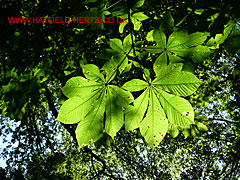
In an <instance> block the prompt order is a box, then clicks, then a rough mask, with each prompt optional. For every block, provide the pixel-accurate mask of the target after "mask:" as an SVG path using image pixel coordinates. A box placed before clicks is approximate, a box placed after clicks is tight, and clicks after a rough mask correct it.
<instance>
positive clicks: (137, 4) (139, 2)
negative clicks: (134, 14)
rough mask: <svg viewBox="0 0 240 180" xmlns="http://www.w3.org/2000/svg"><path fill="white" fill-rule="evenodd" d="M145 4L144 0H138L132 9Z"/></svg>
mask: <svg viewBox="0 0 240 180" xmlns="http://www.w3.org/2000/svg"><path fill="white" fill-rule="evenodd" d="M143 4H144V0H137V2H136V3H135V4H134V5H133V6H132V9H136V8H139V7H142V5H143Z"/></svg>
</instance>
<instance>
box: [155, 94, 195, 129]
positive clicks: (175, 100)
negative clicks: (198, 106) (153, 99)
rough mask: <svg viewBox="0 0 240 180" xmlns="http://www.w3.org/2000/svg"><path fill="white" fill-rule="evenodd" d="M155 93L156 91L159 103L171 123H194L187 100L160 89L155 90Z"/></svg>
mask: <svg viewBox="0 0 240 180" xmlns="http://www.w3.org/2000/svg"><path fill="white" fill-rule="evenodd" d="M156 93H158V98H159V100H160V102H161V105H162V107H163V109H164V111H165V113H166V114H167V117H168V120H169V121H170V122H171V123H172V124H174V125H177V126H180V127H185V126H187V125H189V124H194V111H193V108H192V106H191V104H190V103H189V102H188V101H187V100H185V99H183V98H181V97H178V96H176V95H171V94H168V93H166V92H164V91H162V90H157V92H156Z"/></svg>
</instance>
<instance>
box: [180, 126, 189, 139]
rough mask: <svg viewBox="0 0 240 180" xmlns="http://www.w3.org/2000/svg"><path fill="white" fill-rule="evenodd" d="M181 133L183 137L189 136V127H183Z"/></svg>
mask: <svg viewBox="0 0 240 180" xmlns="http://www.w3.org/2000/svg"><path fill="white" fill-rule="evenodd" d="M182 133H183V135H184V137H185V138H188V136H190V131H189V129H187V128H184V130H183V132H182Z"/></svg>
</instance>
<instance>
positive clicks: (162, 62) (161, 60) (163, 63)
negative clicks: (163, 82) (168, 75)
mask: <svg viewBox="0 0 240 180" xmlns="http://www.w3.org/2000/svg"><path fill="white" fill-rule="evenodd" d="M166 67H167V54H166V52H163V53H162V54H161V55H160V56H158V58H157V59H156V61H155V62H154V64H153V70H154V72H155V74H156V76H158V75H159V73H160V72H161V70H162V69H166Z"/></svg>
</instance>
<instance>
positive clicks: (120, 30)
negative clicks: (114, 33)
mask: <svg viewBox="0 0 240 180" xmlns="http://www.w3.org/2000/svg"><path fill="white" fill-rule="evenodd" d="M126 25H127V23H126V22H123V23H120V25H119V33H123V30H124V27H125V26H126Z"/></svg>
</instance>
